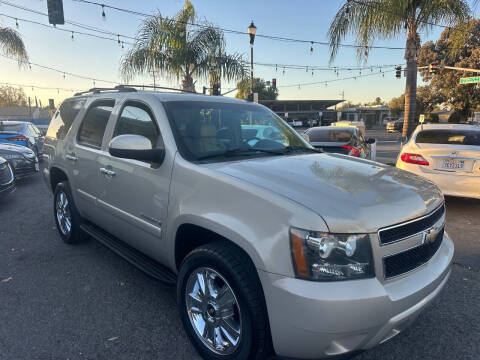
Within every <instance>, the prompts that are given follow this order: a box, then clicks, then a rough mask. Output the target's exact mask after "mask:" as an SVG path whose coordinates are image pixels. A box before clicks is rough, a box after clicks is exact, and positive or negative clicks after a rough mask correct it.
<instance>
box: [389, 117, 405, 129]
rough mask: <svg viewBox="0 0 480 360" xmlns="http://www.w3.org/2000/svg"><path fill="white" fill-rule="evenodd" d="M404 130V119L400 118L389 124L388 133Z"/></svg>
mask: <svg viewBox="0 0 480 360" xmlns="http://www.w3.org/2000/svg"><path fill="white" fill-rule="evenodd" d="M402 129H403V118H399V119H397V120H395V121H389V122H388V123H387V132H397V131H402Z"/></svg>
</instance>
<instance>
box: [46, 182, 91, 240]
mask: <svg viewBox="0 0 480 360" xmlns="http://www.w3.org/2000/svg"><path fill="white" fill-rule="evenodd" d="M53 215H54V218H55V224H56V225H57V230H58V233H59V234H60V237H61V238H62V240H63V241H64V242H65V243H67V244H76V243H79V242H81V241H83V240H84V239H85V238H86V234H85V233H84V232H83V231H82V229H80V225H81V223H82V217H81V216H80V214H79V213H78V210H77V207H76V206H75V202H74V201H73V197H72V192H71V191H70V185H69V183H68V181H63V182H60V183H58V184H57V186H56V187H55V191H54V195H53Z"/></svg>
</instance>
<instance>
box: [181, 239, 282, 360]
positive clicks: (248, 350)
mask: <svg viewBox="0 0 480 360" xmlns="http://www.w3.org/2000/svg"><path fill="white" fill-rule="evenodd" d="M201 279H203V280H201ZM202 283H203V284H204V285H203V290H202V285H201V284H202ZM205 284H210V285H209V286H205ZM227 295H228V296H227ZM177 298H178V309H179V312H180V318H181V320H182V323H183V326H184V328H185V331H186V332H187V335H188V336H189V338H190V340H191V341H192V343H193V345H194V346H195V348H196V349H197V351H198V352H199V353H200V355H201V356H202V357H203V358H204V359H208V360H218V359H224V360H233V359H235V360H247V359H266V358H268V357H269V356H270V355H271V354H272V353H273V350H272V346H271V336H270V329H269V325H268V318H267V310H266V305H265V300H264V297H263V289H262V287H261V284H260V280H259V279H258V274H257V273H256V269H255V267H254V266H253V264H251V262H250V260H249V259H248V258H246V255H245V254H244V253H243V252H242V251H241V250H239V249H238V248H236V247H235V246H233V245H231V244H228V243H225V242H216V243H211V244H207V245H204V246H201V247H199V248H197V249H195V250H193V251H192V252H191V253H190V254H189V255H188V256H187V257H186V258H185V259H184V261H183V262H182V265H181V267H180V273H179V276H178V284H177ZM202 324H204V326H203V334H202ZM209 326H210V330H208V327H209ZM205 329H207V330H206V331H205ZM212 329H213V330H212ZM209 334H210V335H211V334H213V336H209ZM237 334H238V337H237ZM213 339H215V340H213Z"/></svg>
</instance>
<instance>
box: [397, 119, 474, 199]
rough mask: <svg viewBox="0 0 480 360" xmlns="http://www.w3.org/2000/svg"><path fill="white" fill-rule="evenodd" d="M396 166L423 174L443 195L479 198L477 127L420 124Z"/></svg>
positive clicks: (401, 152) (401, 153)
mask: <svg viewBox="0 0 480 360" xmlns="http://www.w3.org/2000/svg"><path fill="white" fill-rule="evenodd" d="M397 168H399V169H403V170H407V171H410V172H412V173H415V174H417V175H420V176H423V177H426V178H427V179H429V180H431V181H432V182H434V183H435V184H437V185H438V186H439V187H440V189H441V190H442V191H443V193H444V194H445V195H450V196H460V197H469V198H477V199H480V126H478V125H464V124H428V125H423V126H422V125H419V126H418V127H417V128H416V129H415V131H414V133H413V134H412V136H411V138H410V140H409V141H408V142H407V143H406V144H405V145H404V146H403V148H402V150H401V151H400V154H399V155H398V158H397Z"/></svg>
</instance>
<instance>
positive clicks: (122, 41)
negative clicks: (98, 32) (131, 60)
mask: <svg viewBox="0 0 480 360" xmlns="http://www.w3.org/2000/svg"><path fill="white" fill-rule="evenodd" d="M122 49H124V46H123V41H122Z"/></svg>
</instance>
